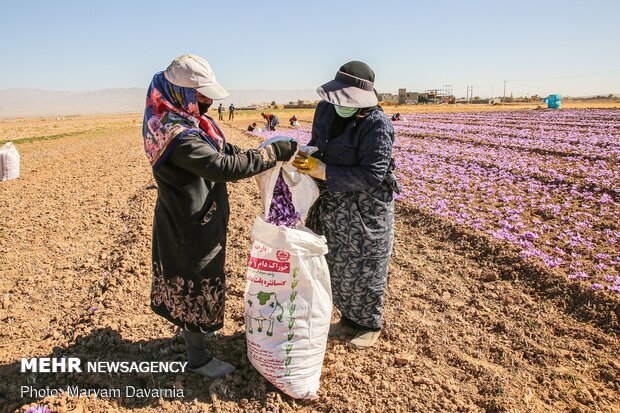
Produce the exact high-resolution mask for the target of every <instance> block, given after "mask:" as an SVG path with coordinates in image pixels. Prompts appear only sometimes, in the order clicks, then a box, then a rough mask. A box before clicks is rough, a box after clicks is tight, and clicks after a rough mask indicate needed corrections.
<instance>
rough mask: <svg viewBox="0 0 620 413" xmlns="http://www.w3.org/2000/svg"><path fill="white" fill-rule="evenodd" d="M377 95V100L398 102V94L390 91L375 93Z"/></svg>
mask: <svg viewBox="0 0 620 413" xmlns="http://www.w3.org/2000/svg"><path fill="white" fill-rule="evenodd" d="M377 95H378V96H379V102H385V103H398V96H396V95H393V94H391V93H377Z"/></svg>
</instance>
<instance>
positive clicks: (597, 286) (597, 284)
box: [591, 283, 603, 290]
mask: <svg viewBox="0 0 620 413" xmlns="http://www.w3.org/2000/svg"><path fill="white" fill-rule="evenodd" d="M591 287H592V289H593V290H600V289H601V288H603V286H602V285H601V284H599V283H593V284H592V285H591Z"/></svg>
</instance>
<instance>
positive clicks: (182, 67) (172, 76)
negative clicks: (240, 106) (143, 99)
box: [164, 54, 229, 100]
mask: <svg viewBox="0 0 620 413" xmlns="http://www.w3.org/2000/svg"><path fill="white" fill-rule="evenodd" d="M164 76H165V77H166V79H168V81H169V82H170V83H173V84H175V85H177V86H181V87H191V88H194V89H196V90H197V91H198V92H200V93H201V94H203V95H205V96H206V97H208V98H211V99H215V100H218V99H224V98H225V97H226V96H228V95H229V93H228V92H227V91H226V89H224V88H223V87H222V86H221V85H220V84H219V83H217V81H216V80H215V73H213V70H212V69H211V66H210V65H209V62H207V61H206V60H205V59H203V58H202V57H200V56H196V55H193V54H185V55H183V56H179V57H177V58H176V59H174V60H173V61H172V63H170V66H168V68H167V69H166V70H165V71H164Z"/></svg>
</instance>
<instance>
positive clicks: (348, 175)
mask: <svg viewBox="0 0 620 413" xmlns="http://www.w3.org/2000/svg"><path fill="white" fill-rule="evenodd" d="M336 116H338V115H337V114H336V111H335V110H334V106H333V105H332V104H331V103H329V102H326V101H322V102H321V103H319V105H318V106H317V108H316V112H315V114H314V120H313V122H312V139H311V140H310V143H309V145H312V146H316V147H318V148H319V150H318V151H317V152H316V153H314V154H313V156H315V157H317V158H319V159H321V160H322V161H323V162H325V164H326V165H327V167H326V175H327V190H328V191H329V192H348V191H365V190H367V189H370V188H374V187H377V186H379V184H381V182H383V180H384V178H385V176H386V173H387V171H388V167H389V166H390V160H391V157H392V144H393V143H394V128H393V127H392V122H391V121H390V120H389V119H388V117H387V116H386V115H385V113H384V112H383V111H382V110H379V109H377V110H375V111H373V112H372V113H371V114H369V115H368V116H367V117H365V118H363V119H361V120H359V119H353V120H351V121H350V122H349V123H348V124H347V126H346V127H345V128H344V130H343V131H342V133H341V134H340V135H339V136H336V137H331V136H329V132H330V127H331V125H332V123H333V121H334V119H335V118H336Z"/></svg>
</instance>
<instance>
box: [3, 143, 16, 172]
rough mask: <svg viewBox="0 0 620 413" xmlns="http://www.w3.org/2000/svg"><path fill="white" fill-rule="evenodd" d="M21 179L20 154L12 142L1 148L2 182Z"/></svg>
mask: <svg viewBox="0 0 620 413" xmlns="http://www.w3.org/2000/svg"><path fill="white" fill-rule="evenodd" d="M17 178H19V152H17V148H16V147H15V145H13V143H12V142H8V143H5V144H4V146H3V147H2V148H0V181H7V180H9V179H17Z"/></svg>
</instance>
